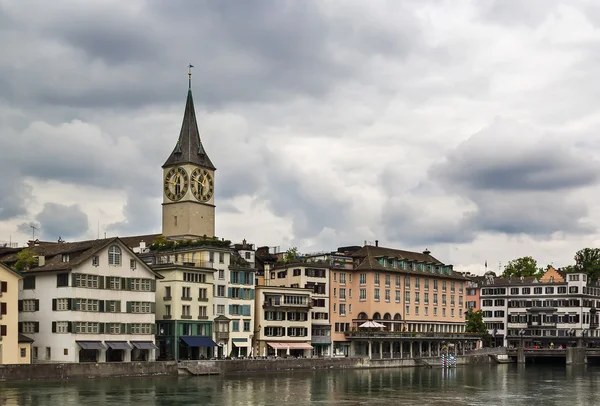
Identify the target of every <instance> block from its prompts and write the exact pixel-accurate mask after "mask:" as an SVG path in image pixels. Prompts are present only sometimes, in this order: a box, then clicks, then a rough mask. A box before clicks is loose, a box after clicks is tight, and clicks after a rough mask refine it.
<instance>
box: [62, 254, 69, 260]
mask: <svg viewBox="0 0 600 406" xmlns="http://www.w3.org/2000/svg"><path fill="white" fill-rule="evenodd" d="M61 260H62V262H69V261H70V260H71V256H70V255H69V254H62V256H61Z"/></svg>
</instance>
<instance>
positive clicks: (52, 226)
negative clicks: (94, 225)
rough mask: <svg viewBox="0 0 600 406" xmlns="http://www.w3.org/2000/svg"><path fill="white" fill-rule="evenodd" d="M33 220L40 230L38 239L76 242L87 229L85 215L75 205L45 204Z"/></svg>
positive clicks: (86, 217)
mask: <svg viewBox="0 0 600 406" xmlns="http://www.w3.org/2000/svg"><path fill="white" fill-rule="evenodd" d="M35 218H36V220H37V222H38V223H39V225H40V228H41V238H40V239H44V240H49V241H56V240H58V239H59V238H62V239H63V240H76V239H78V238H82V237H83V236H85V233H86V232H87V231H88V229H89V224H88V216H87V214H85V213H84V212H83V210H82V209H81V207H79V205H76V204H74V205H71V206H66V205H63V204H59V203H45V204H44V209H43V210H42V211H41V212H40V213H38V214H37V216H36V217H35ZM30 231H31V230H30Z"/></svg>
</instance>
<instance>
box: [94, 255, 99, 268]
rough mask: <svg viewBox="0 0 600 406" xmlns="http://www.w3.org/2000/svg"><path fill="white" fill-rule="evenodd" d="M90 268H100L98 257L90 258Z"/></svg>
mask: <svg viewBox="0 0 600 406" xmlns="http://www.w3.org/2000/svg"><path fill="white" fill-rule="evenodd" d="M92 266H100V258H98V255H94V256H93V257H92Z"/></svg>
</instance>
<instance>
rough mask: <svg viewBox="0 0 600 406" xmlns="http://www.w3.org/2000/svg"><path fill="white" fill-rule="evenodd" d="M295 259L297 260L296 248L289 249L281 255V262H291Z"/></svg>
mask: <svg viewBox="0 0 600 406" xmlns="http://www.w3.org/2000/svg"><path fill="white" fill-rule="evenodd" d="M296 258H298V248H296V247H293V248H289V249H288V250H287V251H286V252H285V254H284V255H283V262H285V263H289V262H293V261H294V260H295V259H296Z"/></svg>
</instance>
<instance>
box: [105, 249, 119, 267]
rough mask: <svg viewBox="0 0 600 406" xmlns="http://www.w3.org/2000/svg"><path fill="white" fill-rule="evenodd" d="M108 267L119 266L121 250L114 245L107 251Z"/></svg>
mask: <svg viewBox="0 0 600 406" xmlns="http://www.w3.org/2000/svg"><path fill="white" fill-rule="evenodd" d="M108 265H121V248H119V247H117V246H116V245H111V247H110V248H109V249H108Z"/></svg>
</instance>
